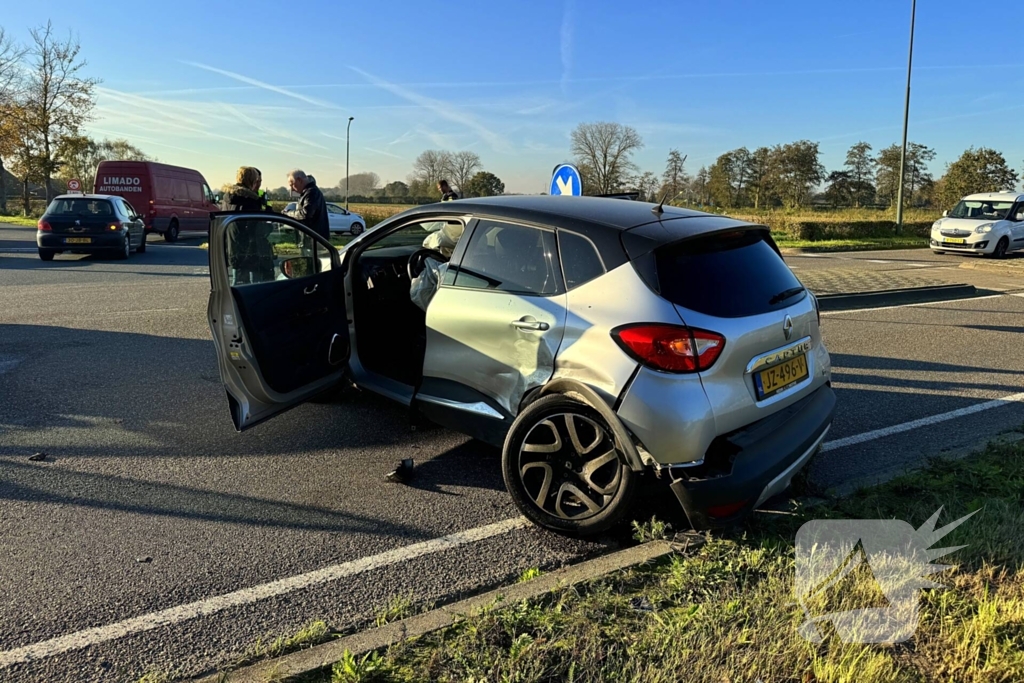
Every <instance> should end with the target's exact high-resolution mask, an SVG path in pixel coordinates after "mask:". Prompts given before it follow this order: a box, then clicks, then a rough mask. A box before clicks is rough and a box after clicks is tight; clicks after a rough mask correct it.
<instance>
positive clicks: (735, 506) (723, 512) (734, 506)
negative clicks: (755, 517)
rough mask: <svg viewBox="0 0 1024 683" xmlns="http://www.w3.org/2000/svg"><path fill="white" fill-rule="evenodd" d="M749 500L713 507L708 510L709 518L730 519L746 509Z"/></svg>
mask: <svg viewBox="0 0 1024 683" xmlns="http://www.w3.org/2000/svg"><path fill="white" fill-rule="evenodd" d="M749 502H750V501H749V500H741V501H740V502H738V503H728V504H726V505H715V506H713V507H709V508H708V516H709V517H731V516H732V515H735V514H736V513H737V512H739V511H740V510H742V509H743V508H744V507H746V505H747V503H749Z"/></svg>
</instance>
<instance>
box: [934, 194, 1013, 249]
mask: <svg viewBox="0 0 1024 683" xmlns="http://www.w3.org/2000/svg"><path fill="white" fill-rule="evenodd" d="M930 246H931V249H932V251H934V252H935V253H936V254H942V253H945V252H947V251H948V252H963V253H970V254H984V255H986V256H991V257H994V258H1003V257H1004V256H1006V255H1007V254H1008V253H1009V252H1011V251H1016V250H1018V249H1024V194H1017V193H1016V192H984V193H981V194H971V195H967V196H966V197H964V198H963V199H961V200H960V202H959V203H958V204H957V205H956V206H955V207H953V210H952V211H944V212H943V213H942V218H940V219H939V220H937V221H935V223H934V224H933V225H932V236H931V241H930Z"/></svg>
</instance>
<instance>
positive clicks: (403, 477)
mask: <svg viewBox="0 0 1024 683" xmlns="http://www.w3.org/2000/svg"><path fill="white" fill-rule="evenodd" d="M414 467H415V465H414V463H413V461H412V458H406V459H405V460H403V461H402V462H400V463H398V467H396V468H395V469H394V471H393V472H389V473H388V475H387V477H386V479H387V480H388V481H393V482H396V483H399V484H404V483H406V482H407V481H409V479H411V478H412V475H413V470H414Z"/></svg>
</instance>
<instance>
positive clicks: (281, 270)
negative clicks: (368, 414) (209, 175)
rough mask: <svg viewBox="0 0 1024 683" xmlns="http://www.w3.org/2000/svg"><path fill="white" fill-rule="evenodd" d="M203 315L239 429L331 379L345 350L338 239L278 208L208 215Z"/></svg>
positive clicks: (342, 364) (340, 369)
mask: <svg viewBox="0 0 1024 683" xmlns="http://www.w3.org/2000/svg"><path fill="white" fill-rule="evenodd" d="M210 281H211V288H210V303H209V307H208V309H207V318H208V320H209V323H210V331H211V332H212V334H213V341H214V344H215V346H216V349H217V362H218V365H219V366H220V377H221V380H222V381H223V382H224V389H225V391H226V392H227V395H228V403H229V405H230V408H231V419H232V420H233V421H234V423H235V429H237V430H238V431H244V430H246V429H248V428H250V427H253V426H255V425H257V424H259V423H260V422H263V421H265V420H268V419H270V418H271V417H273V416H275V415H277V414H279V413H282V412H284V411H286V410H288V409H289V408H293V407H295V406H297V405H299V404H300V403H302V402H304V401H306V400H307V399H309V398H312V397H313V396H316V395H317V394H319V393H321V392H323V391H324V390H326V389H330V388H331V387H332V386H333V385H335V384H336V383H337V382H338V381H340V380H341V379H342V377H343V375H344V372H345V370H346V367H347V364H348V357H349V336H348V320H347V316H346V313H345V282H344V271H343V268H342V265H341V257H340V255H339V252H338V250H337V249H335V248H334V247H333V246H332V245H331V244H329V243H328V242H326V241H324V239H323V238H322V237H320V236H318V235H315V234H314V233H312V232H311V231H309V230H308V229H307V228H306V227H305V226H303V225H302V224H301V223H298V222H296V221H294V220H292V219H290V218H287V217H284V216H279V215H274V214H259V213H254V214H245V213H223V214H215V215H213V216H211V221H210Z"/></svg>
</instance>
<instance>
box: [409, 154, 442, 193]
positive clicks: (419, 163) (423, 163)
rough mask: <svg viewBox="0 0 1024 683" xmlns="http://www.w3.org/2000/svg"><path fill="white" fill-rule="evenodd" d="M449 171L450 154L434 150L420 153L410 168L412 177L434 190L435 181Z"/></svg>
mask: <svg viewBox="0 0 1024 683" xmlns="http://www.w3.org/2000/svg"><path fill="white" fill-rule="evenodd" d="M450 169H451V152H445V151H443V150H436V149H428V150H426V151H425V152H422V153H421V154H420V155H419V156H418V157H416V161H415V162H414V163H413V166H412V171H413V176H414V177H415V178H416V179H417V180H419V181H421V182H423V183H425V184H426V185H427V186H428V187H429V188H434V187H435V186H436V185H437V181H438V180H441V179H442V178H444V177H445V176H446V175H447V174H448V171H449V170H450ZM431 191H433V190H431Z"/></svg>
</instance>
